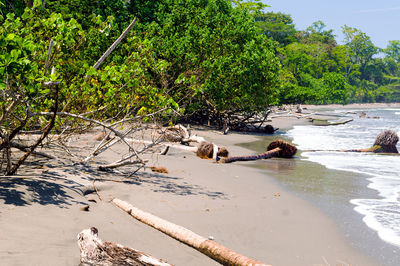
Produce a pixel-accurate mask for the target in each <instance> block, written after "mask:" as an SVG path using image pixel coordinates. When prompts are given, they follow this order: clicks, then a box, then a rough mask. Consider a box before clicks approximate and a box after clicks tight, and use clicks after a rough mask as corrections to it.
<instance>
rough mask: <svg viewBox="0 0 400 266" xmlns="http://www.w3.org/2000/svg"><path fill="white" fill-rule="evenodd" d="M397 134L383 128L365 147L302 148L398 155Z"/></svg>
mask: <svg viewBox="0 0 400 266" xmlns="http://www.w3.org/2000/svg"><path fill="white" fill-rule="evenodd" d="M398 141H399V136H398V135H397V133H396V132H394V131H393V130H384V131H382V132H381V133H379V134H378V136H377V137H376V139H375V142H374V144H373V145H372V147H370V148H366V149H351V150H303V152H318V151H332V152H370V153H385V154H390V155H398V154H399V151H398V150H397V147H396V145H397V142H398Z"/></svg>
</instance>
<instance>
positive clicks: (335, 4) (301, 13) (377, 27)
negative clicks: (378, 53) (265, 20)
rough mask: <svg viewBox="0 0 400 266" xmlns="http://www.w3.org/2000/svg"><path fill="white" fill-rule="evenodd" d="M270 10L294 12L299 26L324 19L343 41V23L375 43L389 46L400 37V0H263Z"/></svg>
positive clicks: (293, 17)
mask: <svg viewBox="0 0 400 266" xmlns="http://www.w3.org/2000/svg"><path fill="white" fill-rule="evenodd" d="M262 2H263V3H264V4H267V5H269V6H271V7H268V8H266V9H265V11H266V12H270V11H273V12H282V13H285V14H290V15H291V17H292V19H293V22H294V24H295V25H296V29H297V30H305V29H306V28H307V27H309V26H310V25H311V24H312V23H313V22H315V21H318V20H321V21H322V22H324V23H325V24H326V26H327V27H326V29H328V30H329V29H333V30H334V34H335V35H336V36H337V38H336V40H337V41H338V43H339V44H343V34H342V29H341V28H342V26H343V25H347V26H349V27H352V28H357V29H359V30H361V31H362V32H364V33H365V34H367V35H368V36H369V37H371V40H372V42H373V43H374V44H375V46H378V47H380V48H386V46H387V44H388V42H389V40H400V0H262Z"/></svg>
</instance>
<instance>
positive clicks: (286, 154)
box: [218, 140, 297, 163]
mask: <svg viewBox="0 0 400 266" xmlns="http://www.w3.org/2000/svg"><path fill="white" fill-rule="evenodd" d="M296 152H297V148H296V146H294V145H293V144H290V143H288V142H286V141H284V140H275V141H273V142H271V143H270V144H269V145H268V147H267V152H264V153H261V154H257V155H250V156H234V157H228V158H221V159H220V160H219V161H218V162H219V163H233V162H237V161H255V160H260V159H269V158H273V157H281V158H291V157H293V156H294V155H295V154H296Z"/></svg>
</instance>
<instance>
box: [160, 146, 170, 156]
mask: <svg viewBox="0 0 400 266" xmlns="http://www.w3.org/2000/svg"><path fill="white" fill-rule="evenodd" d="M168 151H169V146H168V145H167V146H165V147H164V149H163V150H162V151H161V152H160V155H166V154H167V153H168Z"/></svg>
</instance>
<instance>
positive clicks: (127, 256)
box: [77, 227, 171, 266]
mask: <svg viewBox="0 0 400 266" xmlns="http://www.w3.org/2000/svg"><path fill="white" fill-rule="evenodd" d="M77 238H78V246H79V249H80V261H81V264H83V265H100V266H112V265H135V266H137V265H160V266H168V265H171V264H168V263H166V262H163V261H162V260H159V259H156V258H154V257H152V256H150V255H148V254H146V253H143V252H141V251H138V250H136V249H133V248H129V247H125V246H123V245H120V244H117V243H114V242H103V241H102V240H101V239H100V238H99V237H98V230H97V228H96V227H91V228H89V229H85V230H83V231H82V232H80V233H79V234H78V236H77Z"/></svg>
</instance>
